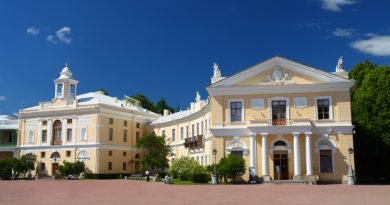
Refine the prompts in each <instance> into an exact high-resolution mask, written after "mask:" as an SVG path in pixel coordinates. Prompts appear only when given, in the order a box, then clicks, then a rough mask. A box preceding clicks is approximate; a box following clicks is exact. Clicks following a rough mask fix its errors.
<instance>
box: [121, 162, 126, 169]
mask: <svg viewBox="0 0 390 205" xmlns="http://www.w3.org/2000/svg"><path fill="white" fill-rule="evenodd" d="M122 169H123V171H126V162H123V163H122Z"/></svg>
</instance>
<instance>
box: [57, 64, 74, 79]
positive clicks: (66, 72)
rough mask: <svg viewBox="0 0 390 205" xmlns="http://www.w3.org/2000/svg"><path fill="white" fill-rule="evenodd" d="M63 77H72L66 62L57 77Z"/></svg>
mask: <svg viewBox="0 0 390 205" xmlns="http://www.w3.org/2000/svg"><path fill="white" fill-rule="evenodd" d="M64 78H68V79H72V72H71V71H70V69H69V67H68V64H65V67H64V68H63V69H62V71H61V76H60V77H59V79H64Z"/></svg>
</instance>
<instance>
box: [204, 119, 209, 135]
mask: <svg viewBox="0 0 390 205" xmlns="http://www.w3.org/2000/svg"><path fill="white" fill-rule="evenodd" d="M204 130H205V133H206V134H207V133H208V131H207V120H205V121H204Z"/></svg>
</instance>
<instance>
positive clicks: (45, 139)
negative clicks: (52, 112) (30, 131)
mask: <svg viewBox="0 0 390 205" xmlns="http://www.w3.org/2000/svg"><path fill="white" fill-rule="evenodd" d="M46 141H47V130H42V142H46Z"/></svg>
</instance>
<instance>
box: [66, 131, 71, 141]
mask: <svg viewBox="0 0 390 205" xmlns="http://www.w3.org/2000/svg"><path fill="white" fill-rule="evenodd" d="M66 141H67V142H71V141H72V129H66Z"/></svg>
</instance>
